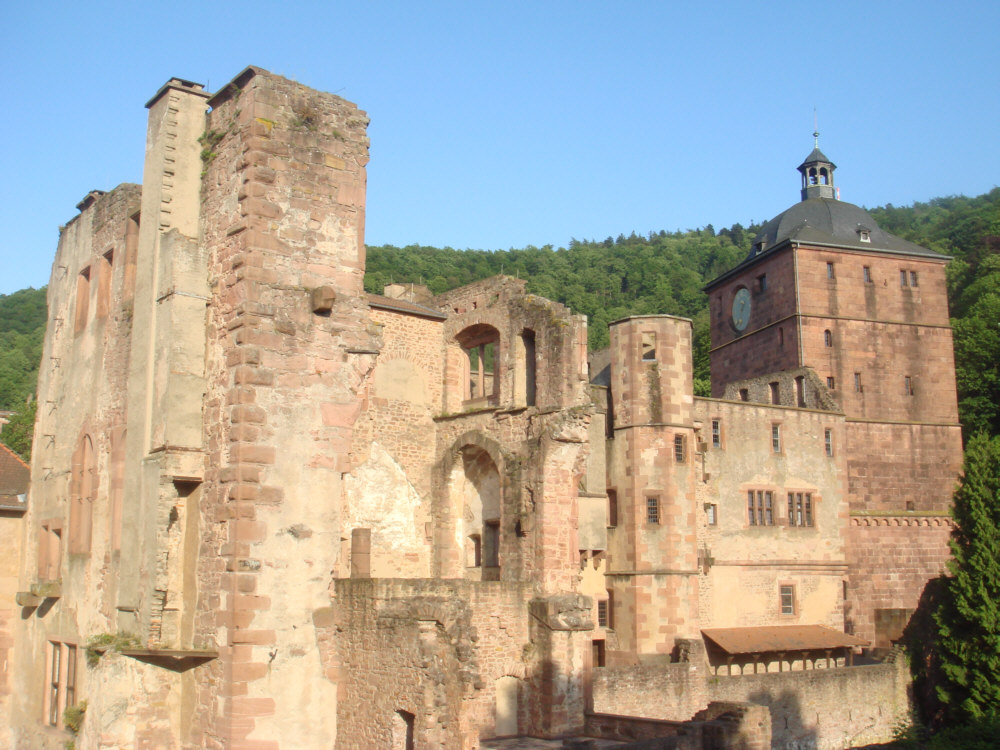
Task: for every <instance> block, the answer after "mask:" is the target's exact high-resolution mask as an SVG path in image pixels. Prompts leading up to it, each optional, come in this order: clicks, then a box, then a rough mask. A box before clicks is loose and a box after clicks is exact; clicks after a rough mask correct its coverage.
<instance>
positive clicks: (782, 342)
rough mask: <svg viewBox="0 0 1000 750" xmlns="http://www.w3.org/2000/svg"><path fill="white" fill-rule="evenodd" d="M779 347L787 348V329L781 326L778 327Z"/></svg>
mask: <svg viewBox="0 0 1000 750" xmlns="http://www.w3.org/2000/svg"><path fill="white" fill-rule="evenodd" d="M778 348H779V349H784V348H785V329H784V328H781V327H780V326H779V328H778Z"/></svg>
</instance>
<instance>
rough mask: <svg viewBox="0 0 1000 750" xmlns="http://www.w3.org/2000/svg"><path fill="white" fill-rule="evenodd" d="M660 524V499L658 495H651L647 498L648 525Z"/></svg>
mask: <svg viewBox="0 0 1000 750" xmlns="http://www.w3.org/2000/svg"><path fill="white" fill-rule="evenodd" d="M659 522H660V498H659V497H658V496H656V495H649V496H648V497H647V498H646V523H649V524H658V523H659Z"/></svg>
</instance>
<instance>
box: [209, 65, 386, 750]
mask: <svg viewBox="0 0 1000 750" xmlns="http://www.w3.org/2000/svg"><path fill="white" fill-rule="evenodd" d="M210 104H211V106H212V111H211V113H210V115H209V122H208V130H207V134H208V135H209V138H210V142H211V152H210V153H209V154H208V155H207V157H206V165H205V175H204V180H203V217H205V219H204V222H203V226H202V238H203V242H204V243H205V246H206V248H207V250H208V253H209V269H210V277H209V282H210V286H211V290H212V303H211V305H210V308H209V318H208V363H207V373H208V394H207V396H206V402H205V405H206V408H205V424H206V444H207V446H208V451H209V454H208V466H209V468H208V470H207V473H206V477H205V479H206V482H205V497H204V502H203V506H202V508H203V511H202V518H203V523H204V528H205V529H206V530H207V532H208V533H207V534H206V535H205V537H204V540H203V545H202V549H203V550H204V554H203V556H202V557H201V559H200V563H199V568H198V579H199V591H200V599H199V608H200V611H201V617H200V619H199V623H198V625H199V630H200V632H203V633H205V634H207V635H208V634H210V635H211V636H212V637H213V639H214V640H215V642H216V643H217V644H218V646H219V649H220V658H219V659H218V660H217V661H216V662H213V664H212V665H211V666H210V667H208V668H207V669H208V670H210V678H209V679H207V680H206V687H207V688H208V689H206V690H204V691H203V692H202V697H201V699H200V700H201V706H200V709H199V711H200V712H201V713H202V716H203V718H202V724H203V726H204V728H205V732H206V741H207V742H208V743H209V745H210V746H219V747H221V746H226V747H237V746H240V745H241V744H243V743H244V742H245V741H250V740H252V741H255V742H257V741H259V742H263V743H266V744H267V746H273V747H276V746H279V745H280V746H289V747H292V746H305V745H310V744H312V745H315V744H317V743H322V742H327V744H329V743H332V742H333V740H334V738H335V736H336V711H335V710H334V708H333V707H334V706H335V705H336V694H337V691H336V687H335V685H333V684H331V683H329V682H327V681H325V680H323V679H322V670H321V666H320V663H319V658H318V655H317V654H316V650H315V635H314V633H313V626H312V612H313V611H314V610H315V609H317V608H320V607H323V606H326V604H327V603H328V585H329V578H330V575H331V573H333V574H336V571H337V570H338V566H339V565H340V561H339V560H338V556H339V550H340V524H341V518H342V515H341V514H342V482H341V476H342V473H343V472H347V471H349V470H350V469H351V468H352V464H351V460H350V448H351V442H352V429H353V424H354V421H355V419H356V418H357V415H358V414H359V413H360V410H361V404H360V402H359V400H358V398H357V396H356V394H357V392H358V390H359V389H360V387H361V385H362V383H363V382H364V380H365V378H367V377H368V375H369V373H370V370H371V367H372V365H373V362H374V358H375V355H376V353H377V351H378V343H379V342H378V340H377V338H376V336H375V332H374V331H373V330H372V329H371V327H370V325H369V312H368V307H367V303H366V301H365V300H364V298H363V296H362V276H363V272H364V255H363V242H364V236H363V235H364V231H363V229H364V199H365V192H364V187H365V171H364V167H365V164H366V163H367V161H368V139H367V137H366V135H365V126H366V125H367V121H368V120H367V117H365V115H364V113H363V112H360V111H359V110H358V109H357V108H356V107H355V106H354V105H353V104H350V103H349V102H346V101H344V100H342V99H340V98H339V97H336V96H332V95H328V94H322V93H319V92H316V91H313V90H311V89H308V88H306V87H304V86H302V85H300V84H297V83H293V82H291V81H288V80H285V79H282V78H279V77H277V76H273V75H271V74H269V73H266V72H265V71H261V70H259V69H248V70H247V71H245V72H244V74H241V76H240V77H238V78H237V79H236V80H235V81H234V86H231V87H227V89H225V90H224V91H223V92H222V93H220V95H218V96H217V97H216V98H214V99H212V100H211V101H210ZM323 286H329V287H330V289H331V291H333V293H334V295H335V299H333V302H332V308H331V309H330V310H329V312H328V313H323V314H315V313H314V312H313V311H312V296H311V293H312V290H314V289H316V288H318V287H323ZM290 581H293V582H294V584H295V585H294V586H291V585H289V582H290ZM210 685H211V687H209V686H210ZM223 686H224V688H225V693H224V694H225V695H226V698H225V699H224V700H223V701H221V702H217V701H216V697H215V696H216V695H217V694H218V691H220V690H222V689H223ZM303 715H310V716H313V717H314V719H315V721H312V722H309V723H308V725H306V724H305V723H303V722H302V720H301V717H302V716H303ZM324 738H325V739H324Z"/></svg>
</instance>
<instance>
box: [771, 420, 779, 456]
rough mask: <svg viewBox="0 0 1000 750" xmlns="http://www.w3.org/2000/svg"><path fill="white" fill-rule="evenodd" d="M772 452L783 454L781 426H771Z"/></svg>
mask: <svg viewBox="0 0 1000 750" xmlns="http://www.w3.org/2000/svg"><path fill="white" fill-rule="evenodd" d="M771 450H772V451H773V452H774V453H781V425H780V424H773V425H771Z"/></svg>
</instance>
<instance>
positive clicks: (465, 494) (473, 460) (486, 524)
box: [448, 445, 503, 581]
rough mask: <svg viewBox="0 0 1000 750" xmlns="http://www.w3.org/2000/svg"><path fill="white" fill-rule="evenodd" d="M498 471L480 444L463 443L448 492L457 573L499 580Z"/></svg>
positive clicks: (476, 577)
mask: <svg viewBox="0 0 1000 750" xmlns="http://www.w3.org/2000/svg"><path fill="white" fill-rule="evenodd" d="M502 495H503V489H502V483H501V481H500V471H499V470H498V469H497V465H496V463H495V462H494V460H493V458H492V457H491V456H490V454H489V453H487V452H486V451H485V450H483V449H482V448H479V447H478V446H474V445H466V446H465V447H464V448H462V449H461V450H459V452H458V460H456V461H455V462H454V464H453V465H452V468H451V473H450V474H449V477H448V496H449V500H450V506H451V509H452V513H453V517H454V519H455V521H456V523H455V544H456V546H457V549H458V551H459V554H458V558H459V565H458V566H457V567H458V570H457V571H455V573H457V577H460V578H467V579H470V580H476V581H498V580H500V565H501V561H500V517H501V512H500V509H501V506H502V504H503V503H502Z"/></svg>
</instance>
